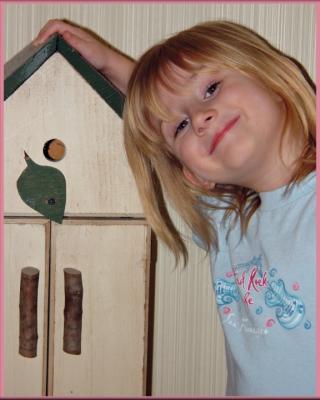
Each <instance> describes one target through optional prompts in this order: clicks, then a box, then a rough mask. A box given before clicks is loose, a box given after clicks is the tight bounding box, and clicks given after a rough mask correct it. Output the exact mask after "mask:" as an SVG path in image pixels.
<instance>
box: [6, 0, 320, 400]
mask: <svg viewBox="0 0 320 400" xmlns="http://www.w3.org/2000/svg"><path fill="white" fill-rule="evenodd" d="M120 1H121V0H120ZM180 1H184V2H186V1H190V2H191V1H192V2H194V0H168V2H180ZM5 2H6V1H5V0H0V397H3V376H4V364H3V363H4V360H3V350H4V341H3V340H4V338H3V336H4V335H3V329H2V327H3V325H4V312H3V310H4V268H3V262H4V258H3V235H4V226H3V225H4V224H3V195H2V193H3V159H4V154H3V117H4V112H3V97H4V84H3V81H4V74H3V60H4V7H3V5H4V3H5ZM12 2H16V3H18V2H21V3H60V2H64V0H60V1H50V0H33V1H30V0H20V1H12ZM66 2H75V3H88V2H91V3H102V2H108V0H107V1H103V0H102V1H95V0H93V1H92V0H91V1H86V0H75V1H66ZM136 2H137V3H143V2H150V3H151V2H161V0H153V1H148V0H140V1H136ZM199 2H203V3H205V2H215V1H214V0H200V1H199ZM220 2H225V3H227V2H229V3H231V2H232V1H230V0H229V1H228V0H222V1H220ZM236 2H246V0H238V1H236ZM249 2H250V3H252V2H254V3H258V2H264V1H260V0H251V1H249ZM269 2H274V3H287V2H295V1H290V0H285V1H278V0H271V1H270V0H269ZM301 2H308V3H316V16H317V18H316V25H317V26H316V38H317V39H318V38H320V4H319V3H318V2H315V1H301ZM319 40H320V39H319ZM316 45H317V49H316V72H318V71H319V74H318V73H317V75H316V83H317V86H318V88H319V82H320V80H319V75H320V44H319V41H318V40H317V41H316ZM319 132H320V94H319V90H318V91H317V137H318V138H319V135H320V134H319ZM319 162H320V155H319V152H317V175H318V168H320V167H319ZM319 202H320V189H319V185H318V184H317V204H319ZM316 216H317V237H319V235H320V211H319V207H317V214H316ZM317 243H318V242H317ZM317 265H318V266H320V246H319V245H318V246H317ZM316 286H317V287H318V286H320V271H318V274H317V282H316ZM316 300H317V305H320V290H317V299H316ZM318 321H320V307H317V334H318V335H317V338H318V340H317V388H316V395H317V396H320V337H319V336H320V335H319V329H318V328H319V327H318V325H319V324H318Z"/></svg>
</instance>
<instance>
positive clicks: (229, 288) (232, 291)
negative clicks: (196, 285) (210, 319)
mask: <svg viewBox="0 0 320 400" xmlns="http://www.w3.org/2000/svg"><path fill="white" fill-rule="evenodd" d="M214 290H215V292H216V297H217V304H218V306H219V307H220V306H224V305H226V304H230V303H232V302H233V301H239V300H240V295H239V291H238V287H237V284H236V283H234V282H228V281H226V280H224V279H217V280H216V281H215V283H214Z"/></svg>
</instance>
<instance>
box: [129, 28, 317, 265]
mask: <svg viewBox="0 0 320 400" xmlns="http://www.w3.org/2000/svg"><path fill="white" fill-rule="evenodd" d="M217 65H218V66H224V67H227V68H231V69H233V70H237V71H239V72H241V73H244V74H247V75H249V76H251V77H253V78H256V79H258V80H259V81H260V82H262V83H263V84H264V85H265V86H266V87H268V88H269V89H271V90H272V91H273V92H274V93H276V94H278V95H279V96H280V97H281V98H282V99H283V101H284V104H285V106H286V120H285V129H284V131H286V128H288V127H290V132H292V133H293V134H294V135H295V136H296V137H298V136H299V137H300V135H301V137H302V138H303V141H304V148H303V151H302V153H301V155H300V157H299V159H298V160H297V162H296V168H295V171H294V174H293V176H292V179H291V181H290V183H289V185H288V188H290V186H291V185H293V184H294V183H297V182H299V181H300V180H302V179H303V178H304V177H305V176H307V175H308V174H309V173H310V172H311V171H313V170H314V169H315V158H316V156H315V140H316V139H315V136H316V125H315V124H316V123H315V119H316V112H315V93H314V88H312V86H311V85H312V82H307V80H306V78H305V77H304V76H303V74H302V72H301V71H300V69H299V68H297V66H296V65H295V63H294V62H292V61H291V60H290V59H289V58H288V57H287V56H285V55H284V54H282V53H281V52H280V51H279V50H277V49H275V48H273V47H272V46H271V45H270V44H269V43H268V42H267V41H266V40H265V39H263V38H261V37H260V36H258V35H257V34H256V33H255V32H253V31H251V30H250V29H248V28H246V27H244V26H241V25H238V24H235V23H232V22H227V21H214V22H206V23H202V24H199V25H196V26H194V27H192V28H190V29H187V30H185V31H182V32H180V33H178V34H176V35H175V36H173V37H171V38H169V39H167V40H164V41H162V42H160V43H159V44H157V45H155V46H153V47H152V48H150V49H149V50H148V51H147V52H146V53H145V54H144V55H143V56H142V57H141V58H140V60H139V61H138V62H137V64H136V66H135V69H134V71H133V74H132V76H131V79H130V82H129V87H128V95H127V99H126V103H125V110H124V138H125V148H126V153H127V157H128V161H129V164H130V166H131V169H132V171H133V174H134V176H135V179H136V183H137V187H138V190H139V194H140V197H141V201H142V204H143V207H144V211H145V215H146V218H147V220H148V222H149V223H150V225H151V227H152V228H153V230H154V232H155V233H156V235H157V236H158V237H159V238H160V239H162V240H163V241H164V242H165V244H166V245H167V246H168V247H169V248H170V249H171V250H172V251H173V253H174V254H175V257H176V261H178V260H179V258H180V256H181V255H182V256H183V258H184V261H185V263H186V261H187V256H188V254H187V250H186V247H185V244H184V242H183V239H182V238H181V235H180V233H179V232H178V230H177V229H176V227H175V226H174V224H173V222H172V220H171V218H170V215H169V212H168V209H167V206H166V200H165V197H166V198H167V199H168V200H169V202H171V203H172V205H173V207H174V208H175V209H176V210H177V211H178V212H179V214H180V215H181V217H182V218H183V219H184V221H185V222H186V223H187V224H188V226H189V227H190V228H191V229H192V231H193V232H194V233H195V234H196V235H198V236H199V237H200V238H201V239H202V241H203V242H204V243H205V244H206V247H207V250H208V251H209V249H210V248H211V247H213V248H215V249H218V247H219V244H218V239H217V237H218V236H217V232H216V230H215V228H214V226H212V224H211V223H210V222H209V221H208V218H207V216H206V215H205V213H204V212H203V210H204V208H205V207H210V208H218V207H215V206H214V205H212V204H208V202H207V201H206V196H210V197H215V198H217V199H219V200H222V201H223V204H224V206H220V209H221V208H223V209H224V210H225V213H224V222H226V221H227V220H229V221H232V222H233V224H234V223H236V221H238V220H240V223H241V227H242V231H243V232H245V231H246V229H247V227H248V223H249V220H250V218H251V216H252V215H253V214H254V212H255V211H256V210H257V208H258V207H259V205H260V198H259V195H258V194H257V193H256V192H254V191H253V190H251V189H249V188H244V187H239V186H234V185H221V184H219V185H216V186H215V187H214V188H213V189H210V190H209V189H208V190H206V189H203V188H199V187H196V186H194V185H192V184H191V183H190V182H188V181H187V180H186V179H185V177H184V175H183V172H182V165H181V163H180V162H179V160H177V158H176V157H175V156H174V155H173V154H172V152H171V151H170V149H169V147H168V145H167V144H166V142H165V140H164V138H163V136H162V135H161V134H160V128H159V126H158V124H157V122H156V121H157V120H160V118H161V119H163V120H168V118H169V115H168V112H169V111H168V110H167V109H166V107H165V105H163V104H162V103H161V101H160V99H159V90H158V89H159V86H160V85H162V86H164V87H166V88H167V89H169V90H172V91H174V90H175V86H174V82H173V80H172V79H170V77H171V76H172V67H173V66H177V67H179V68H182V69H183V70H185V71H188V72H195V71H197V70H198V69H199V68H200V67H201V66H205V67H207V68H209V69H210V68H211V69H214V68H216V67H217ZM288 131H289V130H288ZM164 194H165V196H164ZM232 216H233V218H232V219H230V217H232ZM230 226H233V225H232V224H231V225H230Z"/></svg>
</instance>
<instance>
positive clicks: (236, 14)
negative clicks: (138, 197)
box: [5, 2, 315, 396]
mask: <svg viewBox="0 0 320 400" xmlns="http://www.w3.org/2000/svg"><path fill="white" fill-rule="evenodd" d="M88 3H89V2H88ZM51 18H66V19H69V20H71V21H74V22H76V23H78V24H80V25H83V26H86V27H88V28H90V29H92V30H93V31H95V32H97V33H98V34H99V35H100V36H102V37H103V38H104V39H106V40H107V41H109V42H110V43H111V44H113V45H114V46H115V47H117V48H119V49H120V50H122V51H123V52H125V53H127V54H129V55H131V56H132V57H135V58H136V57H138V56H140V55H141V54H142V53H143V52H144V51H145V50H146V49H147V48H148V47H149V46H151V45H152V44H153V43H155V42H157V41H159V40H160V39H163V38H165V37H168V36H170V35H171V34H172V33H175V32H177V31H179V30H181V29H183V28H187V27H189V26H191V25H194V24H195V23H198V22H200V21H206V20H210V19H228V20H232V21H236V22H239V23H242V24H244V25H246V26H249V27H251V28H253V29H254V30H256V31H257V32H258V33H260V34H261V35H262V36H264V37H266V38H267V39H268V40H269V41H270V42H271V43H272V44H273V45H275V46H276V47H278V48H280V49H281V50H283V51H284V52H285V53H287V54H289V55H291V56H293V57H294V58H296V59H297V60H298V61H300V62H301V63H302V64H303V65H304V66H305V67H306V69H307V71H308V72H309V74H310V76H311V77H312V78H313V79H315V5H314V4H310V3H302V4H294V3H289V2H286V3H271V4H270V3H269V4H259V3H252V4H250V3H238V4H237V3H214V2H212V3H207V2H206V3H201V2H195V3H192V2H186V3H168V2H167V3H163V4H162V3H157V2H152V3H148V2H146V3H134V2H131V3H111V2H110V3H102V2H101V3H91V4H84V3H79V4H77V3H64V2H63V3H46V4H37V3H34V4H32V3H31V4H23V3H17V4H14V3H11V4H6V5H5V24H6V27H5V35H6V36H5V59H6V60H9V59H10V58H11V57H12V56H13V55H15V54H16V53H17V52H18V51H19V50H21V49H22V48H23V47H24V46H26V45H27V44H29V43H30V41H31V40H33V39H34V38H35V36H36V35H37V33H38V31H39V30H40V28H41V27H42V26H43V25H44V24H45V23H46V21H47V20H48V19H51ZM172 214H173V217H174V219H175V221H176V223H177V225H178V226H179V227H180V229H181V231H182V232H183V234H184V235H185V237H186V240H187V242H188V248H189V251H190V262H189V265H188V266H187V268H186V269H183V268H181V267H178V268H174V260H173V258H172V256H171V255H170V254H169V253H168V252H167V250H166V249H165V248H164V247H163V246H162V245H161V243H160V244H159V246H158V261H157V268H156V298H155V326H154V354H153V395H154V396H155V395H185V396H195V395H203V396H205V395H212V396H213V395H215V396H217V395H223V394H224V387H225V382H226V370H225V359H224V343H223V334H222V331H221V328H220V325H219V321H218V319H217V314H216V307H215V303H214V297H213V291H212V287H211V279H210V273H209V262H208V259H206V258H205V254H204V252H203V251H202V250H199V249H197V248H196V246H195V245H194V244H193V243H192V242H191V240H190V236H191V235H190V232H189V230H188V229H187V228H186V227H185V226H184V224H183V223H182V222H181V220H180V219H179V218H178V217H177V216H176V215H175V213H174V212H172Z"/></svg>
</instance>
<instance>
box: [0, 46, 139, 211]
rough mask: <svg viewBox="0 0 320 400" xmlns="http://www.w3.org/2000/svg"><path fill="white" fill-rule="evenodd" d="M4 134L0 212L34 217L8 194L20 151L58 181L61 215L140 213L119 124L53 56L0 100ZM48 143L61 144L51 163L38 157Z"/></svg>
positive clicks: (21, 165)
mask: <svg viewBox="0 0 320 400" xmlns="http://www.w3.org/2000/svg"><path fill="white" fill-rule="evenodd" d="M17 112H18V113H19V118H17ZM4 132H5V165H6V169H5V213H7V214H14V213H18V214H24V215H37V213H36V212H35V211H34V210H33V209H31V208H30V207H28V206H27V205H26V204H25V203H24V202H23V201H22V200H21V199H20V197H19V195H18V193H17V188H16V181H17V179H18V177H19V176H20V174H21V172H22V171H23V170H24V169H25V167H26V163H25V160H24V151H26V152H27V154H28V155H29V156H30V158H31V159H33V161H34V162H36V163H37V164H40V165H49V166H51V167H55V168H58V169H59V170H60V171H61V172H62V173H63V174H64V175H65V178H66V182H67V201H66V209H65V214H66V215H70V214H73V215H74V214H80V213H81V214H82V215H83V214H86V215H91V214H96V215H106V214H112V215H122V214H131V215H136V214H140V215H141V214H142V208H141V205H140V201H139V199H138V194H137V190H136V188H135V185H134V182H133V177H132V174H131V171H130V169H129V167H128V165H127V160H126V156H125V153H124V149H123V136H122V120H121V119H120V118H119V117H118V116H117V115H116V113H115V112H114V111H113V110H112V109H111V108H110V107H109V106H108V105H107V104H106V103H105V102H104V100H102V99H101V98H100V96H99V95H98V94H97V93H96V92H95V91H94V90H93V89H91V87H90V86H89V85H88V84H87V82H85V81H84V79H83V78H82V77H81V76H80V75H79V73H78V72H76V71H75V70H74V69H73V68H72V67H71V66H70V65H69V64H68V63H67V62H66V61H65V60H64V58H63V57H62V56H61V55H60V54H58V53H56V54H54V55H53V56H52V57H51V58H50V59H49V60H48V61H47V62H46V63H45V64H44V65H43V66H42V67H40V68H39V70H38V71H37V72H36V73H35V74H34V75H32V76H31V77H30V78H29V80H28V81H26V82H25V83H24V84H23V85H22V86H21V87H20V88H19V89H18V90H17V91H16V92H15V93H13V94H12V95H11V96H10V97H9V98H8V99H7V100H6V101H5V123H4ZM54 138H57V139H59V140H61V141H62V142H63V143H64V144H65V146H66V155H65V157H64V158H63V159H62V160H61V161H59V162H52V161H48V160H47V159H46V158H45V157H44V155H43V147H44V145H45V143H46V142H47V141H48V140H50V139H54Z"/></svg>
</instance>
